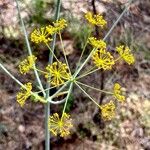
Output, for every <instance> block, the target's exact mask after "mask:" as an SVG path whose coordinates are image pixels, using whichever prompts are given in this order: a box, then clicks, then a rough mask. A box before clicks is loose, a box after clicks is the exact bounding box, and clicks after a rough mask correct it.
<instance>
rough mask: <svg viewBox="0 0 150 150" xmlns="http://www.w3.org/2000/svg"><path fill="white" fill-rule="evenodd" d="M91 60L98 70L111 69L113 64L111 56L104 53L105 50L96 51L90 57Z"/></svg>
mask: <svg viewBox="0 0 150 150" xmlns="http://www.w3.org/2000/svg"><path fill="white" fill-rule="evenodd" d="M92 59H93V62H94V64H95V65H96V66H97V67H98V68H100V69H104V70H110V69H112V66H113V65H114V64H115V62H114V58H113V56H112V55H111V54H110V53H109V52H106V49H99V50H96V51H95V52H94V53H93V55H92Z"/></svg>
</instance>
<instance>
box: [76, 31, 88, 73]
mask: <svg viewBox="0 0 150 150" xmlns="http://www.w3.org/2000/svg"><path fill="white" fill-rule="evenodd" d="M90 35H91V32H90V33H89V35H88V37H87V40H86V43H85V45H84V47H83V50H82V53H81V55H80V58H79V61H78V63H77V67H76V70H75V72H76V71H77V69H78V67H79V66H80V63H81V59H82V57H83V54H84V52H85V48H86V46H87V44H88V38H89V37H90Z"/></svg>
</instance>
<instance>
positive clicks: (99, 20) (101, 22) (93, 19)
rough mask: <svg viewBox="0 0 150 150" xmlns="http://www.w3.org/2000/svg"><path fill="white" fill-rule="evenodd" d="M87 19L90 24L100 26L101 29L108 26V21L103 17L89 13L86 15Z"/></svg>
mask: <svg viewBox="0 0 150 150" xmlns="http://www.w3.org/2000/svg"><path fill="white" fill-rule="evenodd" d="M85 18H86V19H87V20H88V21H89V23H91V24H93V25H96V26H100V27H101V28H104V27H105V26H106V25H107V21H106V20H105V19H104V18H103V16H102V15H93V14H92V13H91V12H87V13H86V14H85Z"/></svg>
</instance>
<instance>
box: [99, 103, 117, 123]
mask: <svg viewBox="0 0 150 150" xmlns="http://www.w3.org/2000/svg"><path fill="white" fill-rule="evenodd" d="M100 109H101V113H102V117H103V119H104V120H111V119H112V118H114V117H115V104H114V103H113V101H110V102H109V103H107V104H103V105H101V106H100Z"/></svg>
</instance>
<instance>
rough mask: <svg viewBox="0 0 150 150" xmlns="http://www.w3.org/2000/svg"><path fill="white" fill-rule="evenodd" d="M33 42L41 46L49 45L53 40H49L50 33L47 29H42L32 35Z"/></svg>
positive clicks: (36, 30)
mask: <svg viewBox="0 0 150 150" xmlns="http://www.w3.org/2000/svg"><path fill="white" fill-rule="evenodd" d="M31 41H32V42H34V43H36V44H39V43H45V44H47V43H48V42H50V41H52V39H51V38H49V32H47V30H46V28H45V27H42V28H40V29H35V30H34V31H33V32H32V33H31Z"/></svg>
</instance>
